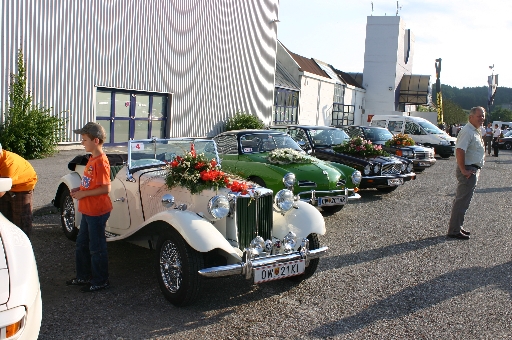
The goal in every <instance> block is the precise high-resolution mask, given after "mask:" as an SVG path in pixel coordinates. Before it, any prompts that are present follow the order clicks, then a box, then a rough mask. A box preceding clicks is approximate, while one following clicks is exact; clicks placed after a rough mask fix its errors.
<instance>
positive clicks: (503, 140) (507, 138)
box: [498, 131, 512, 150]
mask: <svg viewBox="0 0 512 340" xmlns="http://www.w3.org/2000/svg"><path fill="white" fill-rule="evenodd" d="M498 144H499V147H500V149H506V150H512V131H506V132H505V133H504V134H503V137H498Z"/></svg>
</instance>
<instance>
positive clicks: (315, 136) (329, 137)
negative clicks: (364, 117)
mask: <svg viewBox="0 0 512 340" xmlns="http://www.w3.org/2000/svg"><path fill="white" fill-rule="evenodd" d="M308 133H309V135H310V137H311V139H312V140H313V144H314V146H315V147H330V146H332V145H338V144H343V143H344V142H345V141H347V140H350V137H349V136H348V135H347V134H346V132H345V131H343V130H340V129H321V128H319V129H309V130H308Z"/></svg>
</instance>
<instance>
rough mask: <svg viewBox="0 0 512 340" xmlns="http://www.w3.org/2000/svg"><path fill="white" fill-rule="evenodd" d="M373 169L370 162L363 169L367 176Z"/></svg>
mask: <svg viewBox="0 0 512 340" xmlns="http://www.w3.org/2000/svg"><path fill="white" fill-rule="evenodd" d="M371 171H372V167H371V165H370V164H368V165H367V166H365V167H364V169H363V172H364V174H365V175H367V176H368V175H369V174H370V172H371Z"/></svg>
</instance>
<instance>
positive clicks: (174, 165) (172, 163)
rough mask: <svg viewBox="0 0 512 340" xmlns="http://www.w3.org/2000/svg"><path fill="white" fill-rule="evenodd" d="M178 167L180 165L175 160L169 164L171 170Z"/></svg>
mask: <svg viewBox="0 0 512 340" xmlns="http://www.w3.org/2000/svg"><path fill="white" fill-rule="evenodd" d="M178 165H180V163H179V162H178V161H177V160H174V161H172V162H171V166H172V167H173V168H175V167H177V166H178Z"/></svg>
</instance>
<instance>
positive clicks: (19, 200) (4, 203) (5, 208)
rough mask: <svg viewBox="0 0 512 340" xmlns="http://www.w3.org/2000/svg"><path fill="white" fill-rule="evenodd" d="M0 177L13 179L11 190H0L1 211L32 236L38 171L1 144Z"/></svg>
mask: <svg viewBox="0 0 512 340" xmlns="http://www.w3.org/2000/svg"><path fill="white" fill-rule="evenodd" d="M0 177H9V178H10V179H12V188H11V190H10V191H8V192H0V212H1V213H2V215H4V216H5V218H7V219H8V220H9V221H11V222H12V223H13V224H15V225H16V226H17V227H18V228H20V229H21V230H23V232H24V233H25V234H26V235H27V236H28V237H29V238H30V235H31V234H32V194H33V192H34V187H35V186H36V183H37V174H36V171H35V170H34V168H33V167H32V165H31V164H30V163H29V162H28V161H27V160H25V159H24V158H23V157H21V156H20V155H18V154H15V153H14V152H10V151H6V150H2V145H1V144H0Z"/></svg>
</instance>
